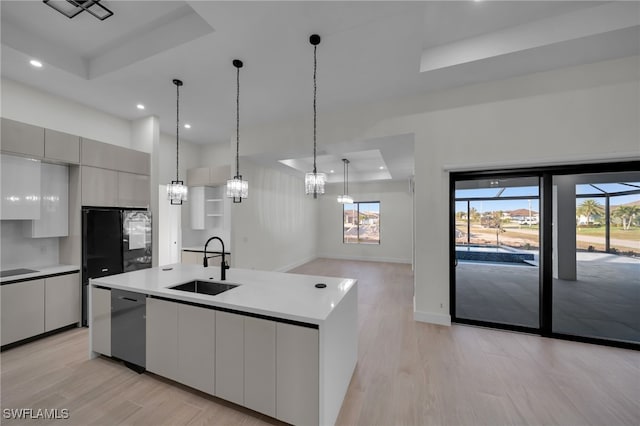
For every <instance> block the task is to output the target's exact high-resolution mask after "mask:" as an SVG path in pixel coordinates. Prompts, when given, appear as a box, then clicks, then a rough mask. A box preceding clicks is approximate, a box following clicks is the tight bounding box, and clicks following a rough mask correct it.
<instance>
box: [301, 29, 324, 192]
mask: <svg viewBox="0 0 640 426" xmlns="http://www.w3.org/2000/svg"><path fill="white" fill-rule="evenodd" d="M309 43H311V45H312V46H313V172H308V173H307V174H305V177H304V186H305V192H306V193H307V194H313V198H318V194H324V184H325V182H326V181H327V175H326V174H324V173H318V170H317V168H316V128H317V124H316V123H317V118H316V115H317V114H316V99H317V91H318V87H317V84H316V72H317V68H318V59H317V50H318V44H320V36H319V35H318V34H313V35H312V36H311V37H309Z"/></svg>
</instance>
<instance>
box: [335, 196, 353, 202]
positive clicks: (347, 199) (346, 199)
mask: <svg viewBox="0 0 640 426" xmlns="http://www.w3.org/2000/svg"><path fill="white" fill-rule="evenodd" d="M338 202H339V203H340V204H353V197H352V196H351V195H347V194H344V195H338Z"/></svg>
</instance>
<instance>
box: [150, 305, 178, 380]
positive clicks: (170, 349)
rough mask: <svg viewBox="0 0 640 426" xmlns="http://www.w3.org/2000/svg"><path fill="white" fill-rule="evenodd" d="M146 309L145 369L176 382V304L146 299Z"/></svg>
mask: <svg viewBox="0 0 640 426" xmlns="http://www.w3.org/2000/svg"><path fill="white" fill-rule="evenodd" d="M146 308H147V337H146V338H147V351H146V352H147V354H146V357H147V359H146V360H147V365H146V369H147V370H149V371H151V372H152V373H156V374H158V375H160V376H163V377H166V378H168V379H171V380H176V381H178V380H179V379H180V375H179V374H178V303H174V302H167V301H165V300H160V299H153V298H150V297H147V307H146Z"/></svg>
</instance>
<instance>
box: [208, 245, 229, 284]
mask: <svg viewBox="0 0 640 426" xmlns="http://www.w3.org/2000/svg"><path fill="white" fill-rule="evenodd" d="M211 240H218V241H220V245H221V246H222V261H221V262H220V280H221V281H224V280H226V279H227V269H229V265H227V261H226V260H225V258H224V241H222V238H220V237H211V238H209V239H208V240H207V242H206V243H205V245H204V258H203V259H202V266H204V267H205V268H206V267H208V266H209V259H207V246H208V245H209V242H211Z"/></svg>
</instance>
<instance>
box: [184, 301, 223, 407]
mask: <svg viewBox="0 0 640 426" xmlns="http://www.w3.org/2000/svg"><path fill="white" fill-rule="evenodd" d="M215 324H216V311H214V310H213V309H205V308H199V307H197V306H190V305H185V304H182V303H181V304H179V305H178V372H179V373H178V381H179V382H180V383H184V384H185V385H187V386H191V387H192V388H195V389H198V390H201V391H203V392H206V393H208V394H211V395H213V394H214V392H215V353H216V350H215V349H216V341H215Z"/></svg>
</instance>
